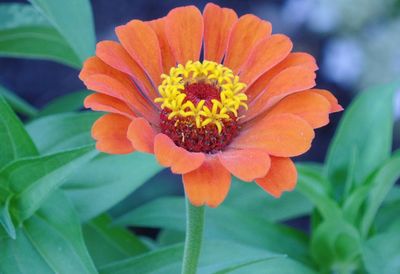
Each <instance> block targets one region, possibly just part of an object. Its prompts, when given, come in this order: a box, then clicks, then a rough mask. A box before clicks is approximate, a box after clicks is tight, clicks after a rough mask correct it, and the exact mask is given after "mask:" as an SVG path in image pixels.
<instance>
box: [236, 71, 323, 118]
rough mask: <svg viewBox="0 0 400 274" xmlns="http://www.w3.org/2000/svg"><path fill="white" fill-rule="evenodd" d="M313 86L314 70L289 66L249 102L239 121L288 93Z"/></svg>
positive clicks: (261, 111) (253, 115) (257, 112)
mask: <svg viewBox="0 0 400 274" xmlns="http://www.w3.org/2000/svg"><path fill="white" fill-rule="evenodd" d="M313 86H315V72H314V71H313V70H310V69H308V68H306V67H303V66H296V67H290V68H287V69H285V70H283V71H281V72H280V73H279V74H278V75H277V76H275V77H274V78H273V79H272V80H271V82H270V83H269V85H268V86H267V88H266V89H265V90H264V91H263V92H262V93H260V94H259V95H258V96H257V98H255V99H254V100H253V101H252V102H251V103H250V104H249V110H248V111H247V112H246V113H245V115H246V116H245V117H244V118H243V119H241V122H242V123H243V122H246V121H248V120H250V119H252V118H254V117H256V116H257V115H259V114H261V113H263V112H264V111H265V110H267V109H268V108H270V107H271V106H273V105H274V104H276V103H277V102H278V101H280V100H281V99H282V98H284V97H286V96H288V95H289V94H292V93H295V92H298V91H302V90H306V89H309V88H311V87H313Z"/></svg>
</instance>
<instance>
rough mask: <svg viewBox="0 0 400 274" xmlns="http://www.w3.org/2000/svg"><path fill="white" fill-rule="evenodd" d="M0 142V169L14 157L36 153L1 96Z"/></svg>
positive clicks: (29, 139) (19, 122)
mask: <svg viewBox="0 0 400 274" xmlns="http://www.w3.org/2000/svg"><path fill="white" fill-rule="evenodd" d="M0 144H1V153H0V169H1V168H2V167H4V166H5V165H7V164H8V163H10V162H12V161H14V160H16V159H19V158H22V157H28V156H35V155H37V153H38V152H37V150H36V147H35V145H34V144H33V142H32V140H31V138H30V137H29V135H28V134H27V133H26V131H25V129H24V126H23V125H22V123H21V121H20V120H19V119H18V117H17V116H16V115H15V113H14V112H13V111H12V109H11V108H10V107H9V106H8V104H7V102H6V101H5V100H4V98H3V97H1V96H0ZM0 185H1V184H0Z"/></svg>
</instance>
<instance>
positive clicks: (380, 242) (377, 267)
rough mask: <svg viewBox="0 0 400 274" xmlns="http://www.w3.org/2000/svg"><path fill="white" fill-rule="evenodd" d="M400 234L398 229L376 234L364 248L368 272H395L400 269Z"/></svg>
mask: <svg viewBox="0 0 400 274" xmlns="http://www.w3.org/2000/svg"><path fill="white" fill-rule="evenodd" d="M399 250H400V234H399V232H398V230H397V231H393V232H390V233H384V234H379V235H376V236H375V237H373V238H371V239H369V240H368V241H367V242H366V243H365V244H364V248H363V261H364V265H365V268H366V269H367V271H368V273H371V274H394V273H398V271H399V269H400V252H399Z"/></svg>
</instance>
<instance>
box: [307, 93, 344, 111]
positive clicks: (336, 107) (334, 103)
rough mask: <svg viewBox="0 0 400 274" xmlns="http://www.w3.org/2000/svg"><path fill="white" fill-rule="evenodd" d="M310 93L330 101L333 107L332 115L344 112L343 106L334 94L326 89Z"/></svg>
mask: <svg viewBox="0 0 400 274" xmlns="http://www.w3.org/2000/svg"><path fill="white" fill-rule="evenodd" d="M310 92H313V93H317V94H319V95H321V96H324V97H325V99H326V100H328V101H329V103H330V105H331V109H330V112H331V113H333V112H339V111H342V110H343V107H342V106H341V105H339V103H338V100H337V99H336V97H335V96H333V95H332V93H330V92H329V91H327V90H324V89H310Z"/></svg>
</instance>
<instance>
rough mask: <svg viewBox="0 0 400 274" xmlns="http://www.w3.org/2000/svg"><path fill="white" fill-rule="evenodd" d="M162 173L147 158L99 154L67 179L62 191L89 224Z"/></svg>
mask: <svg viewBox="0 0 400 274" xmlns="http://www.w3.org/2000/svg"><path fill="white" fill-rule="evenodd" d="M162 169H163V167H161V166H160V165H159V164H158V163H157V161H156V160H155V158H154V156H153V155H150V154H144V153H139V152H134V153H132V154H128V155H106V154H101V155H99V156H97V157H96V158H94V159H93V160H92V161H90V162H89V163H87V164H86V165H85V166H84V167H82V168H81V169H79V170H77V171H76V172H75V173H74V174H73V175H72V176H70V177H69V178H68V179H67V183H66V184H65V185H64V186H63V189H65V190H66V192H67V194H68V196H69V197H70V198H71V199H72V201H73V202H74V205H75V207H76V209H77V211H78V213H79V215H80V217H81V219H82V220H88V219H91V218H93V217H95V216H97V215H99V214H101V213H103V212H104V211H106V210H108V209H109V208H111V207H112V206H114V205H115V204H117V203H118V202H120V201H122V200H123V199H124V198H125V197H127V196H128V195H129V194H130V193H131V192H132V191H134V190H135V189H137V188H138V187H140V186H141V185H142V184H143V183H145V182H146V181H147V180H149V179H150V178H151V177H153V176H154V175H156V174H157V173H158V172H160V171H161V170H162ZM110 193H112V195H110ZM88 197H96V199H88Z"/></svg>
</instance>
